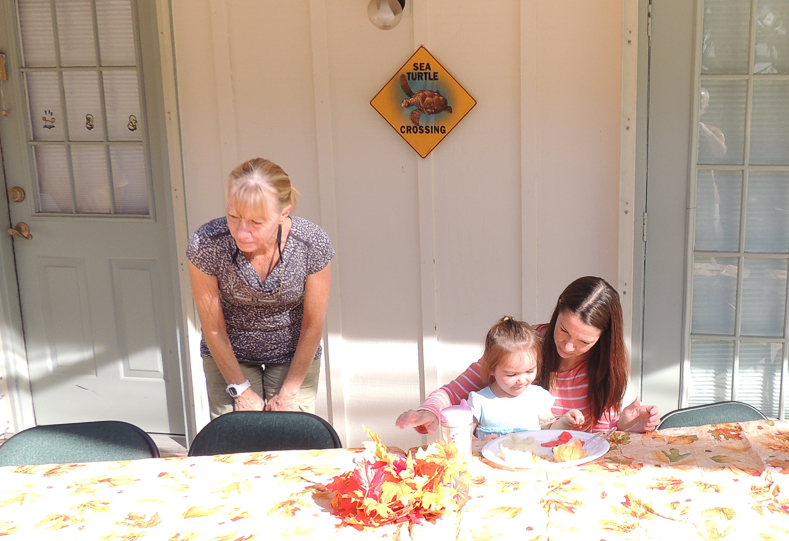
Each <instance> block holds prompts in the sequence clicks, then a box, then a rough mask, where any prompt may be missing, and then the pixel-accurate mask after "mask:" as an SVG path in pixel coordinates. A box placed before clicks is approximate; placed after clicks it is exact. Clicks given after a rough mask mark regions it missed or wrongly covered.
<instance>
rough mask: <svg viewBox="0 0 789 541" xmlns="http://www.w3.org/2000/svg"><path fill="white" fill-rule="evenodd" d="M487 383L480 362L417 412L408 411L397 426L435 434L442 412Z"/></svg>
mask: <svg viewBox="0 0 789 541" xmlns="http://www.w3.org/2000/svg"><path fill="white" fill-rule="evenodd" d="M487 385H488V384H487V382H484V381H482V378H481V377H480V366H479V361H477V362H475V363H474V364H472V365H471V366H469V367H468V368H466V371H465V372H463V373H462V374H460V375H459V376H458V377H457V378H455V379H454V380H452V381H451V382H450V383H448V384H447V385H444V386H443V387H441V388H439V389H436V390H435V391H433V392H432V393H430V396H428V397H427V400H425V403H424V404H422V405H421V406H419V407H418V408H417V409H415V410H408V411H406V412H404V413H402V414H400V416H399V417H398V418H397V420H396V421H395V426H397V427H398V428H401V429H402V428H407V427H409V426H413V427H414V428H415V429H416V431H417V432H419V433H420V434H433V433H434V432H435V431H436V429H437V428H438V418H439V415H440V414H441V410H442V409H444V408H446V407H448V406H457V405H458V404H460V401H461V400H462V399H464V398H468V395H469V393H470V392H471V391H479V390H481V389H484V388H485V387H487Z"/></svg>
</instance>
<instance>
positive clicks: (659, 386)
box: [642, 0, 696, 413]
mask: <svg viewBox="0 0 789 541" xmlns="http://www.w3.org/2000/svg"><path fill="white" fill-rule="evenodd" d="M695 10H696V8H695V2H689V1H688V0H660V1H659V2H654V3H653V4H652V40H651V41H652V43H651V47H650V59H649V110H648V116H649V119H648V135H647V138H648V146H647V187H646V213H647V219H646V248H645V258H646V260H645V266H644V325H643V353H642V355H643V367H644V374H643V393H642V402H644V403H646V404H655V405H657V406H658V407H659V408H660V411H661V412H664V413H665V412H669V411H671V410H674V409H676V408H677V406H678V403H679V402H678V400H679V399H678V397H679V395H680V392H679V390H680V367H681V365H682V358H683V354H682V334H683V314H684V309H685V290H684V283H685V267H686V262H685V261H686V260H685V253H686V247H685V238H686V224H687V216H686V212H687V208H688V203H687V186H688V173H689V170H690V166H689V164H690V149H691V133H690V127H691V120H690V118H691V113H692V107H691V105H692V103H691V97H692V95H693V92H692V84H693V78H692V73H693V71H692V69H693V62H692V58H693V32H694V29H695V24H696V23H695V21H696V15H695Z"/></svg>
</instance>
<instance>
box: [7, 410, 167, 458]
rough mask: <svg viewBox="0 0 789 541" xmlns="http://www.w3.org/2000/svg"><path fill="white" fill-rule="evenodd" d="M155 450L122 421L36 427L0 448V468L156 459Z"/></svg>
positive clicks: (138, 431)
mask: <svg viewBox="0 0 789 541" xmlns="http://www.w3.org/2000/svg"><path fill="white" fill-rule="evenodd" d="M158 456H159V448H158V447H156V444H155V443H154V441H153V439H151V437H150V436H149V435H148V434H147V433H145V431H143V430H142V429H140V428H139V427H137V426H134V425H133V424H131V423H127V422H124V421H92V422H85V423H66V424H57V425H40V426H34V427H33V428H28V429H27V430H23V431H22V432H19V433H18V434H15V435H13V436H11V437H10V438H9V439H8V441H6V442H5V443H4V444H3V445H2V447H0V466H26V465H33V464H71V463H76V462H102V461H106V460H137V459H140V458H157V457H158Z"/></svg>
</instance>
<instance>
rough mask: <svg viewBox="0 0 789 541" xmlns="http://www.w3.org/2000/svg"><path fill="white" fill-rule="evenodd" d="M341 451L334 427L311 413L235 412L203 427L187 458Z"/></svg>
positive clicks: (340, 444)
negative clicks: (325, 450) (256, 453)
mask: <svg viewBox="0 0 789 541" xmlns="http://www.w3.org/2000/svg"><path fill="white" fill-rule="evenodd" d="M340 448H342V443H341V442H340V437H339V436H338V435H337V432H336V431H335V430H334V427H332V426H331V425H330V424H329V423H328V422H326V421H325V420H324V419H322V418H320V417H318V416H317V415H313V414H312V413H305V412H301V411H234V412H232V413H227V414H225V415H222V416H220V417H217V418H216V419H214V420H212V421H211V422H210V423H208V424H207V425H206V426H205V427H203V429H202V430H201V431H200V432H199V433H198V434H197V436H195V439H194V441H193V442H192V445H191V446H190V447H189V456H208V455H224V454H230V453H253V452H262V451H286V450H306V449H340Z"/></svg>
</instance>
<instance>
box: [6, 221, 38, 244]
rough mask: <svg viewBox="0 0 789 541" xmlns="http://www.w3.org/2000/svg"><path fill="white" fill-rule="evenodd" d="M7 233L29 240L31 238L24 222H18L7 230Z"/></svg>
mask: <svg viewBox="0 0 789 541" xmlns="http://www.w3.org/2000/svg"><path fill="white" fill-rule="evenodd" d="M8 234H9V235H11V236H12V237H13V236H14V235H17V236H18V237H21V238H23V239H25V240H30V239H32V238H33V235H32V234H31V233H30V228H29V227H28V226H27V224H26V223H25V222H19V223H18V224H16V226H15V227H13V228H11V229H9V230H8Z"/></svg>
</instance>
